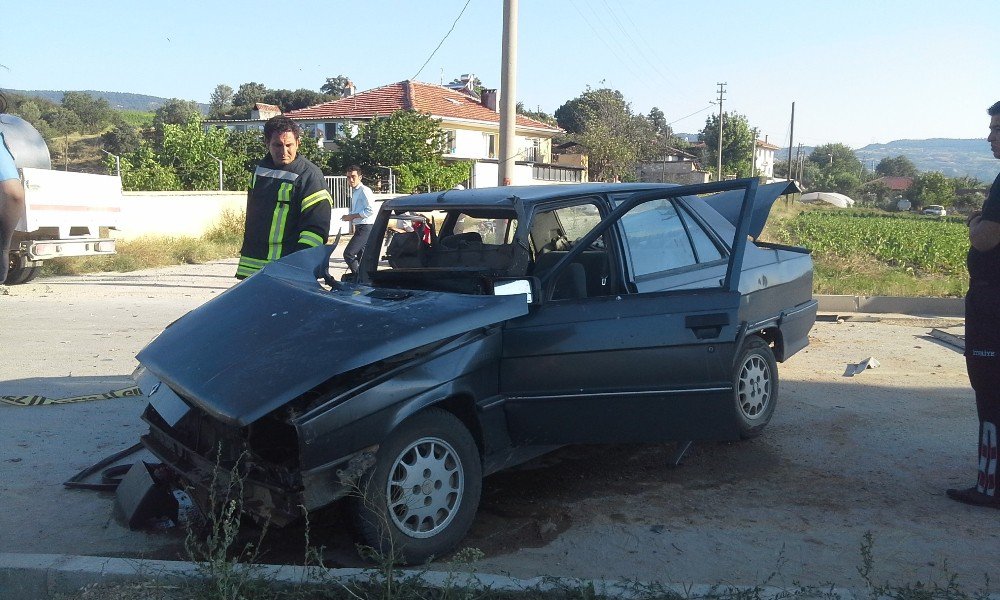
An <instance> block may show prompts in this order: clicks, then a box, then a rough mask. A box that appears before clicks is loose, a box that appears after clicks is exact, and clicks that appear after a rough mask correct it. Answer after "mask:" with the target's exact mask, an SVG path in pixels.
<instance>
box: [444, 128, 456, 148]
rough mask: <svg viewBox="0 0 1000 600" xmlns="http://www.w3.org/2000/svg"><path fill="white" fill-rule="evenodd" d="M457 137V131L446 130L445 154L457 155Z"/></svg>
mask: <svg viewBox="0 0 1000 600" xmlns="http://www.w3.org/2000/svg"><path fill="white" fill-rule="evenodd" d="M456 137H457V135H456V133H455V130H453V129H445V130H444V140H445V141H444V153H445V154H454V153H455V148H456V145H455V144H456Z"/></svg>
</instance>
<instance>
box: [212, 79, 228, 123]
mask: <svg viewBox="0 0 1000 600" xmlns="http://www.w3.org/2000/svg"><path fill="white" fill-rule="evenodd" d="M232 106H233V88H231V87H229V86H228V85H226V84H224V83H220V84H219V85H217V86H215V90H213V91H212V95H211V96H210V97H209V99H208V116H209V117H211V118H213V119H219V118H222V117H223V116H224V115H226V114H227V112H228V111H229V109H231V108H232Z"/></svg>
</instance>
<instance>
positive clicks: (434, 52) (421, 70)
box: [410, 0, 472, 80]
mask: <svg viewBox="0 0 1000 600" xmlns="http://www.w3.org/2000/svg"><path fill="white" fill-rule="evenodd" d="M471 2H472V0H465V6H463V7H462V10H461V11H459V13H458V16H457V17H455V22H454V23H452V24H451V29H449V30H448V33H446V34H444V37H443V38H441V41H440V42H438V45H437V48H434V51H433V52H431V55H430V56H428V57H427V60H425V61H424V64H422V65H421V66H420V68H419V69H417V72H416V73H415V74H414V75H413V77H411V78H410V79H412V80H416V79H417V77H418V76H419V75H420V73H422V72H423V70H424V67H426V66H427V63H429V62H431V59H432V58H434V55H435V54H437V51H438V50H440V49H441V46H442V45H444V42H445V40H447V39H448V36H449V35H451V32H452V31H455V26H456V25H458V20H459V19H461V18H462V15H464V14H465V9H467V8H469V4H470V3H471Z"/></svg>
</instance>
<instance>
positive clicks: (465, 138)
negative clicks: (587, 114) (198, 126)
mask: <svg viewBox="0 0 1000 600" xmlns="http://www.w3.org/2000/svg"><path fill="white" fill-rule="evenodd" d="M346 91H348V90H346V89H345V92H346ZM498 106H499V97H498V93H497V91H496V90H484V91H483V93H482V94H481V95H477V94H476V93H475V92H474V91H472V90H471V87H466V88H462V89H452V88H448V87H445V86H440V85H434V84H430V83H422V82H419V81H410V80H406V81H399V82H396V83H390V84H388V85H383V86H381V87H377V88H373V89H370V90H366V91H363V92H358V93H351V94H350V95H347V96H345V97H343V98H339V99H337V100H331V101H330V102H324V103H322V104H316V105H314V106H309V107H306V108H300V109H298V110H293V111H290V112H288V113H285V115H286V116H288V117H289V118H291V119H293V120H295V121H297V122H298V123H299V124H300V125H301V127H302V129H303V131H306V132H310V133H312V134H313V135H316V136H317V137H319V138H321V139H322V140H323V146H324V147H325V148H327V149H335V148H336V146H337V140H338V139H341V138H343V137H344V136H345V135H353V134H355V133H356V132H357V130H358V125H359V124H361V123H364V122H366V121H370V120H372V119H375V118H377V117H387V116H389V115H391V114H392V113H394V112H395V111H397V110H414V111H418V112H421V113H424V114H426V115H430V116H431V117H433V118H435V119H438V120H440V123H441V124H440V126H441V129H442V130H443V131H444V132H445V134H446V135H447V139H448V144H447V148H446V150H445V154H444V159H445V160H452V161H457V160H467V161H470V162H471V163H472V174H471V177H470V181H469V184H470V186H471V187H492V186H496V185H497V178H498V173H499V166H498V160H497V158H498V156H497V155H498V152H499V148H500V142H499V138H500V113H499V112H498ZM253 121H254V120H252V119H251V120H249V121H240V122H237V121H206V122H205V123H206V125H210V126H220V125H222V126H226V127H230V128H235V129H240V128H242V129H248V128H257V127H259V128H262V127H263V122H262V121H261V122H260V123H256V122H253ZM514 131H515V142H514V147H515V148H516V153H517V158H516V163H515V169H514V171H515V172H514V180H513V183H514V184H515V185H528V184H537V183H579V182H581V181H586V180H587V172H586V168H585V167H582V166H578V165H565V164H559V163H557V162H556V161H554V160H553V154H552V138H553V137H555V136H556V135H557V134H559V133H561V132H562V130H561V129H559V128H558V127H555V126H553V125H549V124H548V123H543V122H541V121H536V120H535V119H531V118H529V117H526V116H524V115H517V120H516V122H515V128H514Z"/></svg>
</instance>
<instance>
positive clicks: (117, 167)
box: [101, 148, 122, 177]
mask: <svg viewBox="0 0 1000 600" xmlns="http://www.w3.org/2000/svg"><path fill="white" fill-rule="evenodd" d="M101 152H103V153H105V154H107V155H108V156H114V157H115V174H116V175H118V176H119V177H121V176H122V159H121V157H120V156H118V155H117V154H111V153H110V152H108V151H107V150H105V149H104V148H101Z"/></svg>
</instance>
